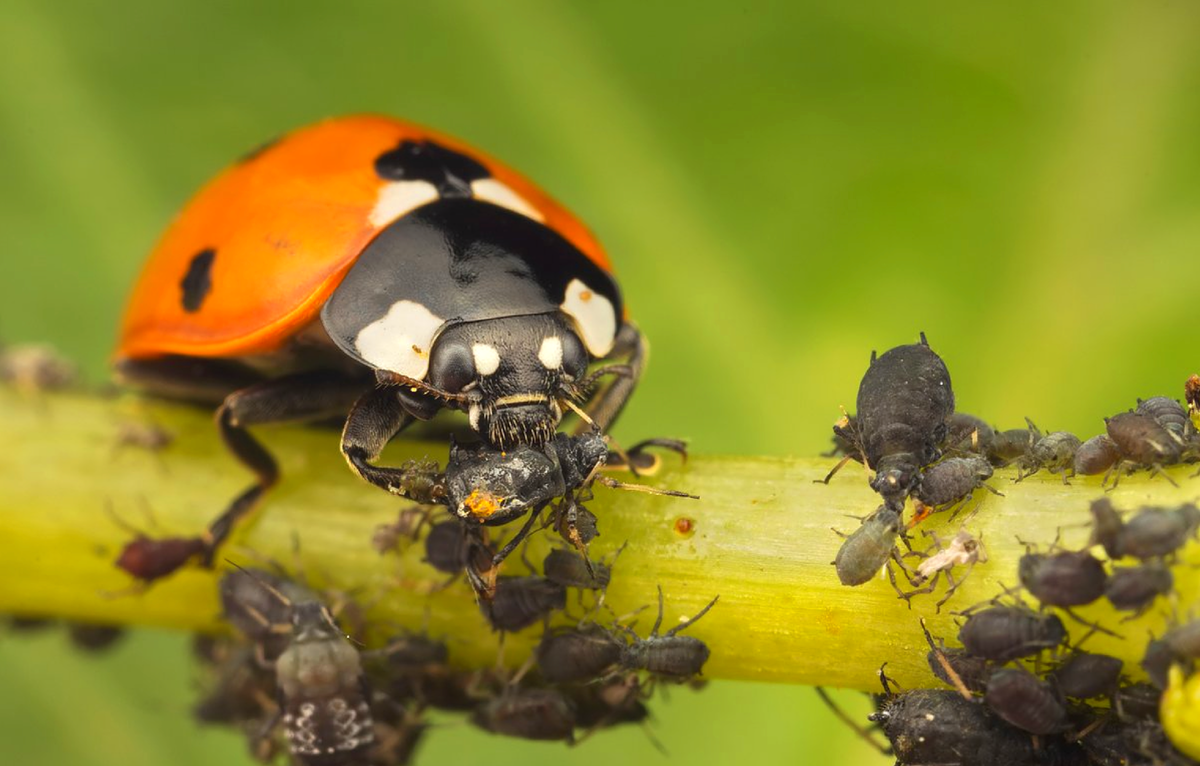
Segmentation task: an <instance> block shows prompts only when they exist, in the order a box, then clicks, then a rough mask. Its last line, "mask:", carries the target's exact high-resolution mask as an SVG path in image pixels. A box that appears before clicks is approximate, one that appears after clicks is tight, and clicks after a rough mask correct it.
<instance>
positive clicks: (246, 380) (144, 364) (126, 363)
mask: <svg viewBox="0 0 1200 766" xmlns="http://www.w3.org/2000/svg"><path fill="white" fill-rule="evenodd" d="M114 372H115V374H116V378H117V381H118V382H120V383H121V384H123V385H128V386H131V387H133V388H138V389H141V390H143V391H146V392H147V393H150V394H154V395H156V396H162V397H165V398H168V399H182V400H185V401H189V402H203V403H205V404H214V405H218V404H220V403H221V402H223V401H224V400H225V397H227V396H229V395H230V394H231V393H233V392H234V391H237V390H239V389H242V388H246V387H247V386H251V385H253V384H255V383H259V382H261V381H262V379H263V378H262V376H261V375H259V374H257V373H255V372H252V371H251V370H249V369H247V368H246V367H244V366H242V365H239V364H236V363H233V362H226V361H223V360H220V359H197V358H196V357H190V356H164V357H161V358H159V359H122V360H120V361H118V362H117V363H116V365H115V368H114Z"/></svg>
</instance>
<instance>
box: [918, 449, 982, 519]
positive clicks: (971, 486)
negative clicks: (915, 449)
mask: <svg viewBox="0 0 1200 766" xmlns="http://www.w3.org/2000/svg"><path fill="white" fill-rule="evenodd" d="M991 477H992V464H991V463H989V462H988V461H987V460H985V459H984V458H982V457H980V456H978V455H972V456H970V457H951V458H946V459H945V460H942V461H941V462H938V463H934V464H933V465H931V466H929V467H927V468H925V469H924V470H923V471H922V472H921V478H920V482H919V483H918V484H917V486H916V488H915V489H914V490H913V493H912V495H913V498H914V499H915V500H916V501H917V515H916V517H915V518H914V520H913V521H912V522H911V523H910V526H913V525H915V524H917V523H918V522H919V521H920V520H922V519H924V518H925V517H926V516H928V515H929V513H932V512H933V511H934V510H949V509H954V512H953V514H952V515H951V518H954V516H956V515H958V512H959V511H960V510H962V508H963V507H965V506H966V504H967V503H968V502H970V500H971V498H972V497H973V496H974V494H975V490H977V489H979V488H980V487H983V488H984V489H986V490H987V491H989V492H991V493H992V494H994V495H999V496H1001V497H1003V496H1004V495H1003V493H1001V492H998V491H996V490H995V489H993V488H992V487H991V486H989V485H988V484H987V480H988V479H990V478H991Z"/></svg>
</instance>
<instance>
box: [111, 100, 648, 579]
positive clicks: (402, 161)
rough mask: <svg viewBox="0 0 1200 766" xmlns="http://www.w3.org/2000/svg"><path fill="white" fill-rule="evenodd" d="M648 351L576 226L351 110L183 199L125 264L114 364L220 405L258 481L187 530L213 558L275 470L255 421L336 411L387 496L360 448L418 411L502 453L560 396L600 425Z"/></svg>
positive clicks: (224, 431) (410, 129) (561, 406)
mask: <svg viewBox="0 0 1200 766" xmlns="http://www.w3.org/2000/svg"><path fill="white" fill-rule="evenodd" d="M468 277H469V278H468ZM618 359H622V360H623V361H624V364H620V365H611V366H609V367H608V368H601V369H599V370H597V371H595V372H592V373H591V374H589V373H588V367H589V365H590V364H591V363H592V362H597V361H601V360H618ZM644 361H645V344H644V343H643V340H642V336H641V334H640V333H639V332H638V330H637V328H636V326H635V325H634V324H633V323H632V322H630V321H629V319H628V317H627V314H626V311H625V308H624V304H623V301H622V298H621V293H620V289H619V287H618V286H617V283H616V281H615V279H614V278H613V276H612V273H611V265H610V263H609V260H608V257H607V256H606V254H605V253H604V251H603V249H602V248H601V247H600V245H599V244H598V243H597V242H596V240H595V239H594V238H593V237H592V236H591V234H589V233H588V231H587V229H586V228H585V227H584V226H583V224H581V223H580V222H579V221H578V220H576V219H575V218H574V217H573V216H571V214H570V213H568V212H567V211H566V210H565V209H564V208H562V207H561V206H559V205H558V204H557V203H555V202H554V201H553V200H551V199H550V197H548V196H547V195H546V194H545V193H544V192H542V191H541V190H540V189H538V188H537V187H536V186H535V185H533V184H532V183H531V182H530V181H528V180H527V179H525V178H523V177H522V176H520V175H519V174H517V173H516V172H514V171H513V170H511V169H509V168H507V167H505V166H504V165H502V164H500V163H499V162H497V161H495V160H494V159H492V158H491V157H488V156H487V155H485V154H483V153H482V152H479V151H477V150H475V149H473V148H471V147H469V146H467V145H465V144H463V143H462V142H460V141H457V140H455V139H453V138H450V137H448V136H444V135H441V134H439V133H436V132H434V131H431V130H428V129H425V128H422V127H420V126H417V125H413V124H411V123H407V122H403V121H400V120H395V119H390V118H387V117H380V116H372V115H361V116H351V117H343V118H339V119H331V120H326V121H323V122H320V123H317V124H315V125H311V126H308V127H305V128H301V129H299V130H296V131H293V132H292V133H290V134H288V135H287V136H285V137H283V138H282V139H281V140H279V141H277V142H274V143H273V144H271V145H270V146H268V147H267V148H265V149H264V150H263V151H261V152H257V153H255V154H254V155H253V156H250V157H247V158H245V159H244V160H243V161H241V162H239V163H237V164H235V165H233V166H232V167H230V168H229V169H228V170H226V171H225V172H224V173H222V174H221V175H219V176H218V177H217V178H216V179H214V180H213V181H212V182H211V183H209V184H208V185H207V186H205V187H204V188H203V189H202V190H201V191H200V192H199V193H198V194H197V196H196V197H195V198H194V199H193V200H192V201H191V202H190V203H189V204H188V206H187V207H185V208H184V210H183V212H182V213H181V214H180V215H179V216H178V217H176V219H175V221H174V223H173V224H172V225H171V226H170V227H169V228H168V230H167V232H166V233H165V235H164V237H163V239H162V240H161V241H160V242H159V244H158V246H157V247H156V248H155V250H154V252H153V253H152V254H151V256H150V259H149V261H148V262H147V263H146V265H145V267H144V268H143V270H142V274H141V278H140V280H139V281H138V284H137V286H136V287H135V289H134V291H133V295H132V296H131V298H130V301H129V304H128V308H127V311H126V314H125V319H124V323H123V326H122V330H121V337H120V340H119V343H118V347H117V349H116V353H115V360H114V363H115V367H116V371H117V374H118V376H119V377H120V378H121V379H122V380H124V381H125V382H128V383H129V384H131V385H135V386H138V387H140V388H143V389H145V390H148V391H150V392H152V393H156V394H162V395H167V396H173V397H177V398H185V399H190V400H195V401H199V402H206V403H208V402H212V403H219V405H220V406H219V409H218V410H217V424H218V427H219V429H220V432H221V435H222V437H223V438H224V440H225V442H226V444H227V445H228V446H229V448H230V450H231V451H232V452H233V454H234V455H235V456H236V457H237V458H238V459H239V460H240V461H241V462H242V463H243V464H244V465H245V466H246V467H247V468H248V469H250V470H251V471H252V472H253V473H254V475H255V477H256V480H255V482H254V484H253V485H251V486H250V487H249V488H248V489H247V490H246V491H245V492H243V493H242V494H241V495H240V496H239V497H237V498H236V499H235V500H234V501H233V502H232V503H231V504H230V505H229V506H228V507H227V509H226V510H225V512H224V513H223V514H221V516H219V517H218V518H217V519H216V520H215V521H214V522H213V523H212V524H211V525H210V527H209V529H208V530H207V534H205V535H203V536H200V537H199V538H198V539H201V540H202V541H203V543H204V546H203V550H202V552H201V555H200V556H199V559H200V561H201V563H203V564H206V565H210V566H211V564H212V561H213V559H214V554H215V551H216V549H217V547H218V546H219V545H220V544H221V543H222V542H223V541H224V539H225V538H226V537H227V536H228V534H229V532H230V530H231V529H232V527H233V526H234V524H235V522H236V521H237V520H238V519H240V518H241V517H243V516H244V515H245V514H247V513H248V512H249V511H250V510H251V508H252V507H253V506H254V505H256V503H257V501H258V500H259V499H260V497H261V496H262V495H263V494H264V493H265V492H266V491H267V490H268V489H269V488H270V487H271V486H272V485H274V484H275V483H276V482H277V481H278V479H279V469H278V466H277V464H276V462H275V460H274V459H273V458H272V457H271V455H270V454H269V453H268V452H267V451H266V450H265V449H264V448H263V447H262V445H260V444H259V443H258V441H257V440H256V439H255V438H254V437H252V436H251V435H250V433H249V431H248V430H247V429H248V428H250V427H253V426H258V425H263V424H267V423H277V422H283V421H298V420H317V419H322V418H326V417H330V416H336V415H345V414H346V413H347V412H349V416H348V420H347V422H346V427H345V429H344V430H343V433H342V443H341V450H342V453H343V455H344V456H345V458H346V460H347V462H348V463H349V464H350V467H351V468H352V469H353V471H354V472H355V473H357V474H358V475H359V476H360V477H361V478H363V479H364V480H366V481H368V482H370V483H371V484H374V485H376V486H378V487H380V488H383V489H385V490H387V491H390V492H395V493H403V492H404V491H405V486H406V483H407V475H406V471H405V470H404V469H403V468H386V467H381V466H377V465H375V463H374V461H375V460H376V458H377V457H378V456H379V454H380V452H381V451H382V449H383V447H384V446H385V445H386V444H387V442H388V441H389V440H390V439H391V438H392V437H393V436H395V435H396V434H397V433H399V432H400V431H401V430H403V429H404V428H405V427H407V426H408V425H410V424H411V423H413V422H414V421H416V420H427V419H429V418H431V417H433V416H434V415H435V414H436V413H437V412H438V411H439V410H441V409H444V408H449V409H454V410H460V411H462V412H464V413H466V415H467V423H468V424H469V426H470V428H471V429H472V430H474V431H475V432H477V433H478V434H479V435H480V436H481V437H482V438H483V439H484V440H485V441H486V442H487V443H488V444H489V445H491V446H492V447H494V448H497V449H509V448H512V447H516V446H520V445H526V444H545V443H547V442H549V441H550V440H551V439H552V438H553V437H554V433H555V431H556V428H557V426H558V424H559V421H560V419H561V418H562V416H563V413H564V411H566V410H567V408H568V407H569V406H571V405H575V406H580V407H581V408H582V409H584V410H585V411H586V412H587V414H588V415H589V417H590V419H591V421H593V422H594V423H595V424H596V425H597V426H598V427H599V428H600V429H601V430H603V429H607V428H608V426H610V425H611V424H612V423H613V421H614V420H615V419H616V418H617V416H618V415H619V413H620V411H621V409H622V408H623V406H624V404H625V402H626V401H627V400H628V399H629V397H630V395H631V394H632V392H633V390H634V388H635V386H636V384H637V381H638V379H639V377H640V375H641V372H642V368H643V365H644ZM604 375H613V376H616V377H615V378H614V379H613V381H612V382H611V383H610V384H608V385H606V386H598V385H596V383H597V382H598V381H599V380H600V378H601V377H602V376H604ZM568 402H569V403H570V405H569V404H568ZM186 561H187V559H183V560H181V561H179V562H178V566H182V565H183V564H184V563H186Z"/></svg>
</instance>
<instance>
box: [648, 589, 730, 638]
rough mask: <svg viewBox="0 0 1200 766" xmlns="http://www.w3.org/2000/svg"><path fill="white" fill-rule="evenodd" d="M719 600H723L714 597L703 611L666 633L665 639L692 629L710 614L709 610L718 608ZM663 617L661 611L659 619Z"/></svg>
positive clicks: (717, 596) (718, 596)
mask: <svg viewBox="0 0 1200 766" xmlns="http://www.w3.org/2000/svg"><path fill="white" fill-rule="evenodd" d="M660 594H661V591H660ZM660 597H661V596H660ZM719 598H721V596H720V595H716V596H713V600H712V601H709V602H708V603H707V604H705V605H704V608H703V609H701V610H700V611H699V612H697V613H696V614H694V615H692V616H691V617H689V618H687V619H686V620H684V621H683V622H681V623H679V624H678V625H676V626H675V627H673V628H671V629H670V630H668V631H667V632H666V633H664V634H663V636H664V637H670V636H673V635H675V634H676V633H679V632H680V631H683V630H687V629H688V628H690V627H692V626H693V625H695V624H696V623H697V622H699V620H700V618H701V617H703V616H704V615H706V614H708V610H709V609H712V608H713V607H714V606H716V605H717V599H719ZM661 604H662V602H661V601H660V602H659V605H660V609H661ZM661 617H662V614H661V611H660V613H659V618H660V619H661Z"/></svg>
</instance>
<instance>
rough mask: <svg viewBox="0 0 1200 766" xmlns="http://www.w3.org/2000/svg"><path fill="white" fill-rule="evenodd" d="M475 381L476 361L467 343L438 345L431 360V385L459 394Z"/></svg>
mask: <svg viewBox="0 0 1200 766" xmlns="http://www.w3.org/2000/svg"><path fill="white" fill-rule="evenodd" d="M474 379H475V360H474V358H473V356H472V354H471V349H470V347H468V346H467V345H466V344H465V343H461V342H450V343H442V344H438V345H437V346H436V347H435V348H434V349H433V355H432V357H431V358H430V360H429V383H430V384H431V385H433V386H434V387H436V388H440V389H442V390H443V391H449V392H450V393H453V394H457V393H458V392H459V391H462V390H463V388H464V387H465V386H466V385H467V384H468V383H470V382H471V381H472V380H474Z"/></svg>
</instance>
